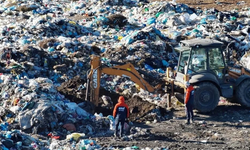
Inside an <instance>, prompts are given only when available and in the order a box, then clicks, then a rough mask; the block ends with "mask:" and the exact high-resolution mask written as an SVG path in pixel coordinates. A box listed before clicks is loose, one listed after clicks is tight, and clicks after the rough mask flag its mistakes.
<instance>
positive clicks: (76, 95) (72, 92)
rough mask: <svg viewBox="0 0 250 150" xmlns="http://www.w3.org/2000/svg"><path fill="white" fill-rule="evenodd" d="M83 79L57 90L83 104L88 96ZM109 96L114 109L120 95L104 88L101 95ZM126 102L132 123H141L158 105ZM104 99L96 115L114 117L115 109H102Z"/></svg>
mask: <svg viewBox="0 0 250 150" xmlns="http://www.w3.org/2000/svg"><path fill="white" fill-rule="evenodd" d="M85 82H86V81H84V80H83V79H81V78H80V77H79V76H76V77H74V78H72V79H70V80H68V81H67V82H64V83H62V84H61V86H60V87H58V88H57V90H58V91H59V92H60V93H61V94H63V95H64V96H65V97H66V98H67V99H69V100H70V101H71V102H75V103H81V102H83V101H85V95H86V89H85V88H81V86H82V85H83V84H84V83H85ZM99 95H100V96H99V97H101V96H102V95H106V96H109V97H110V98H111V100H112V101H113V107H114V105H115V104H116V103H117V100H118V98H119V96H120V95H119V94H118V93H114V92H110V91H107V90H105V89H103V88H101V89H100V94H99ZM125 102H126V103H127V104H128V106H129V108H130V118H129V119H130V120H131V121H139V122H141V121H142V120H140V118H142V117H144V116H145V115H146V114H147V113H149V112H151V111H152V110H154V109H155V108H156V105H154V104H152V103H149V102H147V101H143V100H142V99H141V98H139V97H135V98H128V97H125ZM102 103H103V102H102V99H101V98H99V105H98V106H97V107H96V108H95V112H96V113H102V114H103V115H104V116H107V115H112V113H113V107H112V108H111V109H110V108H106V107H102Z"/></svg>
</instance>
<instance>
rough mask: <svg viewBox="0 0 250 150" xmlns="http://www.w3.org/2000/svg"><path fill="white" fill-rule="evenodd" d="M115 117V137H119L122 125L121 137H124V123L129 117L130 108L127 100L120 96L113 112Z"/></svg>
mask: <svg viewBox="0 0 250 150" xmlns="http://www.w3.org/2000/svg"><path fill="white" fill-rule="evenodd" d="M113 117H114V118H115V135H114V136H116V137H117V136H118V133H117V132H118V127H119V124H120V125H121V129H120V135H119V136H120V137H122V135H123V130H124V123H125V120H126V119H127V118H128V117H129V108H128V105H127V104H126V103H125V99H124V97H123V96H120V97H119V99H118V103H117V104H116V105H115V108H114V110H113Z"/></svg>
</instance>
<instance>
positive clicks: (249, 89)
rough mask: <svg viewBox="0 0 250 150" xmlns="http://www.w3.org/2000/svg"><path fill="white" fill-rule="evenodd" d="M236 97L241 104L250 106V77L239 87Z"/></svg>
mask: <svg viewBox="0 0 250 150" xmlns="http://www.w3.org/2000/svg"><path fill="white" fill-rule="evenodd" d="M236 97H237V100H238V102H239V103H240V104H241V106H245V107H250V79H247V80H245V81H243V82H242V83H241V84H240V85H239V86H238V87H237V90H236Z"/></svg>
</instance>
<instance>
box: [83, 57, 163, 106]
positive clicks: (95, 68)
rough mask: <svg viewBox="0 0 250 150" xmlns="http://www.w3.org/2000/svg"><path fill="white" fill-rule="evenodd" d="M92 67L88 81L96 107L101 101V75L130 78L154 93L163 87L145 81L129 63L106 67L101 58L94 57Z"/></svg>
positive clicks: (92, 100)
mask: <svg viewBox="0 0 250 150" xmlns="http://www.w3.org/2000/svg"><path fill="white" fill-rule="evenodd" d="M90 65H91V70H90V72H89V74H88V80H89V84H90V101H91V102H92V103H94V104H95V106H98V103H99V101H98V100H99V90H100V80H101V75H102V74H103V73H105V74H108V75H117V76H123V77H129V78H130V80H131V81H133V82H135V83H136V84H137V85H139V87H141V88H142V89H144V90H147V91H149V92H154V91H155V90H156V89H159V88H160V87H161V85H158V86H157V87H153V86H151V85H150V84H149V83H148V82H147V81H145V80H144V79H143V78H142V77H141V76H140V74H139V73H138V72H137V70H136V69H135V67H134V66H133V65H132V64H131V63H127V64H124V65H117V66H113V67H106V66H102V64H101V61H100V57H99V56H95V55H92V56H91V62H90ZM87 90H88V89H87ZM87 92H88V91H87ZM87 92H86V95H87ZM86 98H87V96H86Z"/></svg>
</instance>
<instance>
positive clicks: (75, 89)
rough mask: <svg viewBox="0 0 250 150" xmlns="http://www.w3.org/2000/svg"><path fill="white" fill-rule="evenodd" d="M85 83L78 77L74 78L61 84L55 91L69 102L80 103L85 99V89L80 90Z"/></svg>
mask: <svg viewBox="0 0 250 150" xmlns="http://www.w3.org/2000/svg"><path fill="white" fill-rule="evenodd" d="M85 82H86V81H84V80H82V79H81V78H80V76H75V77H74V78H72V79H70V80H68V81H66V82H64V83H62V84H61V86H60V87H58V88H57V90H58V91H59V92H60V93H61V94H63V95H64V96H65V97H66V98H67V99H69V100H70V101H71V102H75V103H80V102H82V101H83V100H84V99H85V95H86V94H85V91H86V90H85V89H83V88H81V85H83V84H84V83H85Z"/></svg>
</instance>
